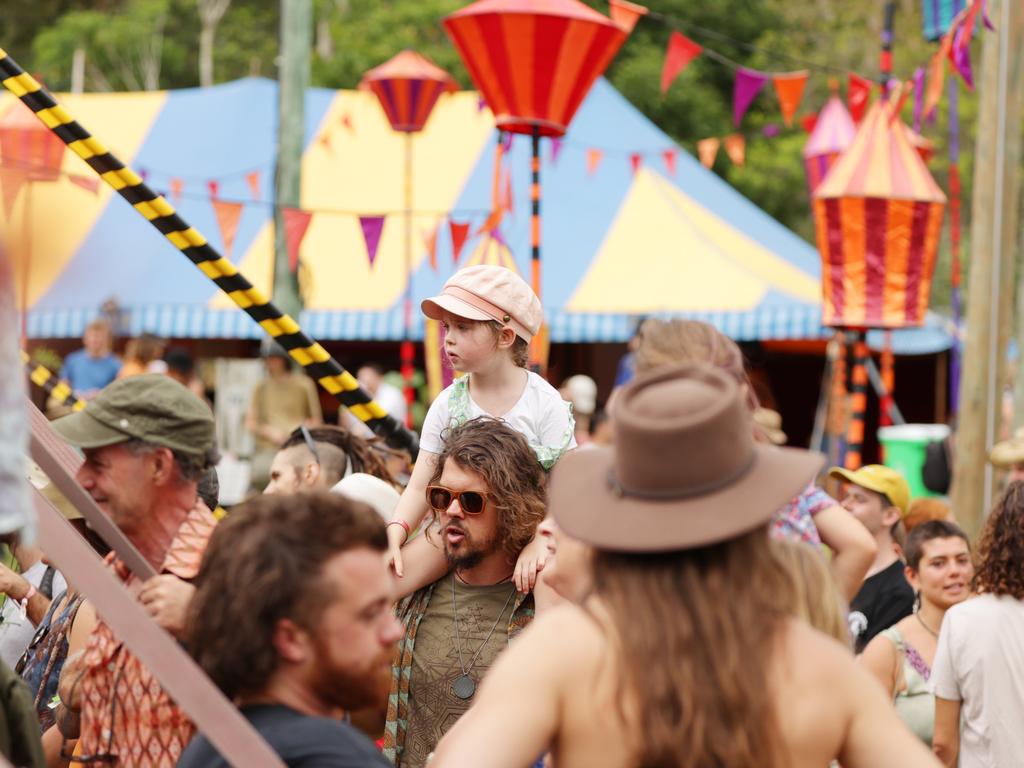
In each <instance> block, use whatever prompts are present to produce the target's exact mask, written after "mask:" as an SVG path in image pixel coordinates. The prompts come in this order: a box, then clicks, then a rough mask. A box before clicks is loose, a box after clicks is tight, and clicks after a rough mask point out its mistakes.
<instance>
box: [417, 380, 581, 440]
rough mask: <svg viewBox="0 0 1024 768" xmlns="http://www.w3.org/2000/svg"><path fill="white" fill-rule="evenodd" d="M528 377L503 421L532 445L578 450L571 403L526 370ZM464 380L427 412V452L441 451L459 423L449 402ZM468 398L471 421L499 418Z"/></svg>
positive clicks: (424, 422) (454, 384)
mask: <svg viewBox="0 0 1024 768" xmlns="http://www.w3.org/2000/svg"><path fill="white" fill-rule="evenodd" d="M526 375H527V379H526V387H525V388H524V389H523V394H522V396H520V398H519V400H518V402H516V404H515V405H513V406H512V408H511V409H509V411H508V413H505V414H501V415H500V418H501V420H502V421H504V422H506V423H507V424H508V425H509V426H510V427H512V429H514V430H516V431H517V432H520V433H522V434H523V435H525V436H526V439H527V441H528V442H529V443H530V445H531V446H535V447H542V448H545V449H564V450H568V449H569V448H575V447H576V438H575V437H574V436H573V428H574V424H575V422H574V421H573V418H572V409H571V406H570V405H569V403H567V402H566V401H565V400H563V399H562V396H561V395H560V394H558V390H557V389H555V388H554V387H552V386H551V385H550V384H548V382H547V381H545V380H544V379H543V378H542V377H540V376H538V375H537V374H536V373H534V372H533V371H527V372H526ZM461 381H462V379H459V380H458V381H454V382H452V383H451V384H450V385H449V386H448V387H447V388H446V389H445V390H444V391H443V392H442V393H441V394H440V395H438V396H437V399H435V400H434V402H433V403H432V404H431V406H430V410H429V411H427V418H426V419H424V421H423V434H422V435H420V448H422V449H423V450H424V451H430V452H431V453H440V452H441V448H442V445H443V440H442V439H441V438H442V433H443V432H444V431H445V430H446V429H448V427H450V426H452V425H453V422H455V421H457V420H456V419H454V418H453V417H452V414H451V412H450V410H449V399H450V397H451V394H452V392H453V390H454V389H455V388H456V387H459V386H465V384H460V382H461ZM468 399H469V413H468V419H475V418H477V417H478V416H488V415H490V416H495V415H499V414H488V413H487V412H486V411H484V410H483V408H481V407H480V406H479V405H477V404H476V403H475V402H473V397H472V395H471V394H470V396H469V398H468ZM468 419H467V420H468Z"/></svg>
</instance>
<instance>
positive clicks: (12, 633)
mask: <svg viewBox="0 0 1024 768" xmlns="http://www.w3.org/2000/svg"><path fill="white" fill-rule="evenodd" d="M44 573H46V564H45V563H44V562H43V561H42V560H40V561H39V562H37V563H36V564H35V565H33V566H32V567H31V568H29V569H28V570H27V571H25V572H24V573H22V574H21V576H22V578H24V579H25V581H27V582H28V583H29V584H31V585H32V586H33V587H35V588H36V589H38V588H39V582H41V581H42V580H43V574H44ZM67 588H68V583H67V582H66V581H64V577H63V576H61V575H60V571H56V572H54V574H53V590H52V592H51V595H52V596H53V597H56V596H57V595H59V594H60V593H61V592H63V591H64V590H66V589H67ZM35 633H36V628H35V627H34V626H33V625H32V622H31V621H29V620H28V618H27V617H24V616H22V615H21V604H20V603H19V602H18V601H17V600H12V599H11V598H10V597H8V598H7V599H6V600H4V607H3V610H2V611H0V659H2V660H3V662H4V663H5V664H6V665H7V666H8V667H10V668H11V669H14V665H15V664H17V663H18V659H20V658H21V654H23V653H24V652H25V649H26V648H28V644H29V643H31V642H32V636H33V635H34V634H35Z"/></svg>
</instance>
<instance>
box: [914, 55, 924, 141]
mask: <svg viewBox="0 0 1024 768" xmlns="http://www.w3.org/2000/svg"><path fill="white" fill-rule="evenodd" d="M924 72H925V70H924V67H918V68H917V69H915V70H914V117H913V121H914V132H915V133H920V132H921V116H922V115H924Z"/></svg>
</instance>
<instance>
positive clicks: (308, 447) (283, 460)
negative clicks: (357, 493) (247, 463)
mask: <svg viewBox="0 0 1024 768" xmlns="http://www.w3.org/2000/svg"><path fill="white" fill-rule="evenodd" d="M379 442H380V441H379V438H372V439H371V440H364V439H363V438H361V437H359V436H358V435H355V434H353V433H352V432H350V431H348V430H347V429H344V428H342V427H334V426H322V427H313V428H312V429H307V428H306V427H305V426H300V427H297V428H296V429H295V430H293V431H292V433H291V434H290V435H288V438H287V439H286V440H285V441H284V443H283V444H282V445H281V449H280V450H279V451H278V452H277V453H276V454H275V455H274V460H273V461H272V462H271V464H270V482H269V483H268V484H267V487H266V489H265V490H264V491H263V492H264V493H295V492H296V491H309V490H321V491H326V490H330V489H331V488H333V487H334V486H336V485H337V484H338V483H339V482H341V481H342V480H343V479H345V478H347V477H349V476H351V475H353V474H368V475H373V476H374V477H377V478H380V479H381V480H383V481H384V482H386V483H388V484H390V485H394V479H393V478H392V477H391V473H390V472H389V471H388V468H387V464H386V463H385V461H384V454H383V453H381V452H380V451H378V450H377V445H378V444H379Z"/></svg>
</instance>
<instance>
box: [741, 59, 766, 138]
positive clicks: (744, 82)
mask: <svg viewBox="0 0 1024 768" xmlns="http://www.w3.org/2000/svg"><path fill="white" fill-rule="evenodd" d="M768 77H769V76H768V75H766V74H765V73H764V72H758V71H757V70H756V69H747V68H746V67H740V68H739V69H737V70H736V80H735V81H734V82H733V86H732V122H733V125H735V126H736V127H737V128H739V127H740V123H741V122H743V116H744V115H745V114H747V110H748V109H750V105H751V104H753V103H754V99H755V98H757V94H758V93H760V92H761V89H762V88H764V84H765V83H767V82H768Z"/></svg>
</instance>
